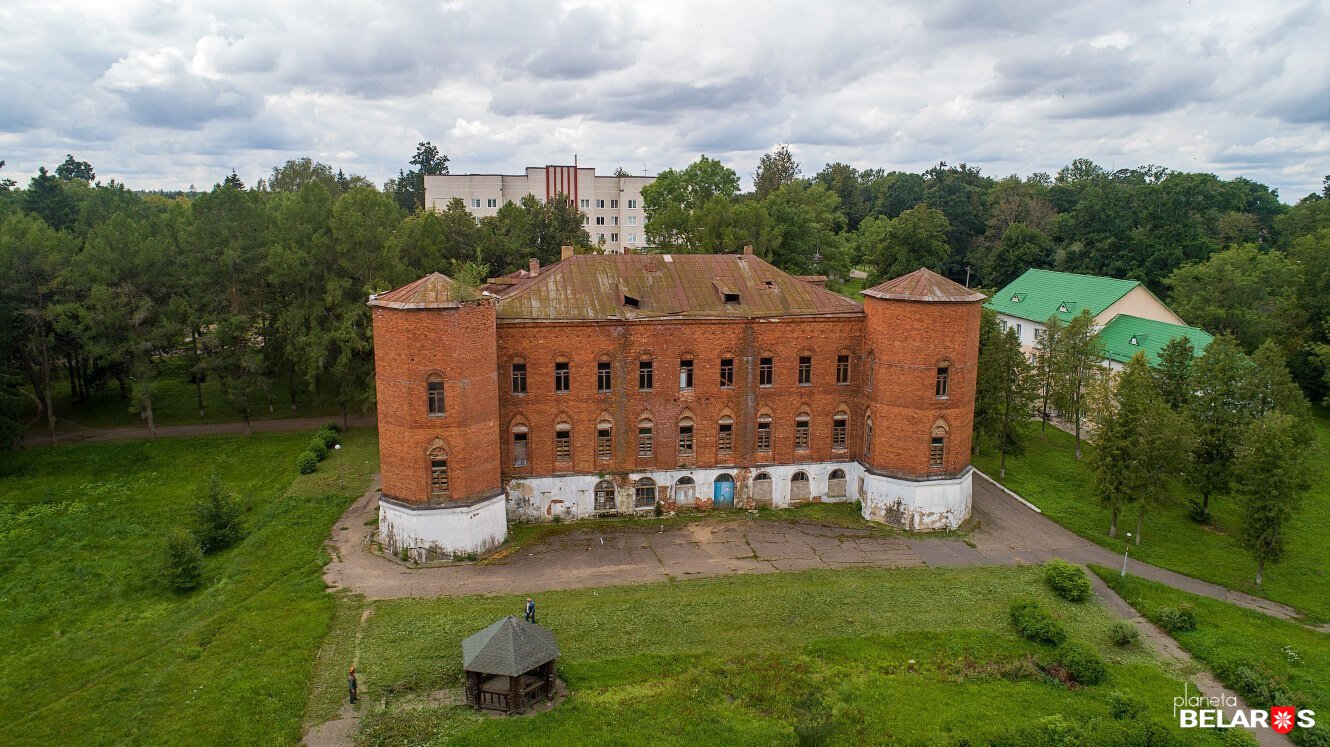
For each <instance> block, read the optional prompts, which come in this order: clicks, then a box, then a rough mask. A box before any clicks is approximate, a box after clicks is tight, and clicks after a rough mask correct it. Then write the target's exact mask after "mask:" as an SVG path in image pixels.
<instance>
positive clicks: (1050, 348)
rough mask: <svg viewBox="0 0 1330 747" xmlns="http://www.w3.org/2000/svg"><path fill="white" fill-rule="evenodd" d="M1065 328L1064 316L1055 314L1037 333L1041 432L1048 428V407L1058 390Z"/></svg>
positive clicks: (1035, 363)
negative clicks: (1059, 366)
mask: <svg viewBox="0 0 1330 747" xmlns="http://www.w3.org/2000/svg"><path fill="white" fill-rule="evenodd" d="M1065 330H1066V325H1065V324H1063V323H1062V318H1061V317H1059V316H1058V315H1057V314H1054V315H1053V316H1050V317H1049V318H1048V321H1046V322H1044V329H1043V330H1041V331H1039V332H1036V333H1035V359H1034V367H1035V370H1034V375H1035V381H1036V382H1038V387H1039V418H1040V420H1041V421H1042V424H1041V425H1040V426H1039V431H1040V432H1041V433H1042V432H1044V431H1047V430H1048V416H1049V411H1048V408H1049V407H1051V406H1052V405H1053V396H1054V393H1055V392H1056V391H1057V383H1058V365H1059V357H1060V356H1061V352H1062V342H1063V339H1062V335H1063V332H1064V331H1065Z"/></svg>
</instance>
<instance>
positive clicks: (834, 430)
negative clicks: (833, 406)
mask: <svg viewBox="0 0 1330 747" xmlns="http://www.w3.org/2000/svg"><path fill="white" fill-rule="evenodd" d="M849 422H850V418H849V416H847V415H846V414H845V413H843V412H838V413H836V417H834V418H832V419H831V448H832V449H833V450H835V451H845V444H846V441H847V439H848V433H847V432H848V431H849Z"/></svg>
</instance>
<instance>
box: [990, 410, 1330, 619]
mask: <svg viewBox="0 0 1330 747" xmlns="http://www.w3.org/2000/svg"><path fill="white" fill-rule="evenodd" d="M1315 427H1316V437H1317V441H1318V443H1319V447H1320V448H1319V450H1317V451H1316V452H1315V454H1314V456H1313V460H1312V464H1313V476H1312V486H1313V487H1312V490H1311V492H1309V493H1308V494H1307V496H1306V499H1305V500H1304V501H1303V505H1302V510H1301V511H1300V512H1299V513H1298V514H1297V515H1296V516H1295V517H1294V519H1293V521H1292V523H1291V525H1290V527H1289V533H1288V551H1287V555H1286V556H1285V559H1284V561H1283V562H1282V563H1280V564H1278V565H1273V566H1267V567H1266V578H1265V583H1264V584H1263V585H1262V586H1259V587H1258V586H1257V585H1256V584H1255V580H1254V579H1255V575H1256V561H1254V560H1252V559H1251V556H1250V555H1248V554H1247V552H1246V551H1245V550H1243V549H1242V546H1241V545H1240V544H1239V543H1238V541H1237V537H1236V532H1237V530H1238V526H1239V511H1238V506H1237V504H1236V502H1235V501H1234V500H1233V499H1231V498H1229V497H1227V496H1219V497H1217V498H1213V497H1212V498H1211V500H1210V506H1211V510H1212V512H1213V513H1214V519H1213V521H1212V522H1211V523H1210V524H1208V525H1201V524H1197V523H1196V522H1194V521H1192V520H1191V519H1190V518H1189V516H1188V511H1189V508H1190V500H1191V499H1192V498H1193V496H1192V493H1191V491H1190V490H1188V489H1187V488H1186V487H1185V486H1183V485H1181V484H1176V485H1174V487H1173V490H1172V492H1171V496H1170V498H1169V500H1168V501H1167V502H1166V503H1164V504H1162V505H1159V506H1154V507H1151V509H1150V511H1149V513H1147V514H1146V517H1145V531H1144V532H1143V534H1144V536H1143V538H1142V542H1141V545H1140V547H1136V546H1135V545H1133V546H1132V548H1131V554H1132V557H1135V558H1137V559H1139V560H1141V561H1144V562H1146V563H1151V564H1154V565H1157V566H1160V567H1163V568H1168V569H1170V570H1174V571H1177V572H1178V573H1185V574H1187V575H1188V576H1194V577H1196V578H1200V579H1204V580H1206V581H1210V582H1213V583H1216V584H1220V585H1223V586H1226V587H1228V588H1230V589H1237V590H1239V591H1244V592H1247V593H1248V594H1254V595H1256V596H1262V597H1266V598H1268V599H1272V600H1274V601H1276V602H1282V603H1284V604H1288V605H1291V606H1293V607H1296V608H1298V609H1299V610H1301V611H1302V612H1303V613H1304V614H1306V616H1307V618H1308V619H1309V620H1310V621H1312V622H1326V621H1330V591H1328V590H1330V543H1327V542H1326V541H1325V536H1326V532H1327V530H1330V421H1328V420H1327V419H1326V418H1324V417H1317V418H1316V420H1315ZM1073 444H1074V440H1073V438H1072V437H1071V436H1069V435H1067V434H1066V433H1063V432H1062V431H1059V430H1057V429H1055V428H1053V427H1051V426H1050V427H1049V428H1048V432H1047V433H1046V434H1044V435H1040V434H1039V433H1038V431H1036V432H1035V434H1034V435H1033V436H1032V437H1031V438H1030V443H1029V447H1028V448H1027V449H1026V453H1025V455H1024V456H1021V457H1016V458H1008V460H1007V477H1006V479H1005V480H1003V481H1002V483H1003V484H1004V485H1006V486H1007V487H1008V488H1010V489H1011V490H1013V491H1015V492H1016V493H1018V494H1020V495H1021V496H1022V497H1023V498H1025V499H1026V500H1028V501H1030V502H1031V503H1033V504H1035V505H1036V506H1038V507H1039V508H1040V509H1041V510H1042V511H1043V512H1044V515H1046V516H1048V517H1049V518H1051V519H1053V520H1054V521H1056V522H1058V523H1059V524H1062V525H1063V526H1065V527H1067V528H1068V529H1070V530H1072V531H1073V532H1075V533H1076V534H1079V535H1080V536H1082V537H1085V538H1086V539H1088V540H1091V541H1093V542H1097V543H1099V544H1101V545H1103V546H1105V547H1108V548H1110V549H1112V550H1117V551H1121V550H1122V541H1121V540H1110V539H1109V537H1108V518H1109V517H1108V511H1107V510H1105V509H1101V508H1099V506H1098V504H1097V503H1096V500H1095V494H1094V485H1093V482H1092V479H1091V476H1090V471H1089V467H1088V466H1087V465H1086V464H1085V463H1084V462H1083V461H1082V462H1077V461H1076V459H1075V458H1074V456H1073V452H1072V448H1073ZM1084 448H1085V449H1087V450H1089V449H1093V448H1094V447H1093V446H1089V445H1086V446H1085V447H1084ZM997 461H998V460H997V455H996V454H994V453H985V454H982V455H981V456H979V457H978V458H976V459H975V460H974V463H975V466H977V467H979V468H980V469H982V470H983V471H984V472H986V473H988V474H989V475H990V476H992V477H993V478H994V479H996V478H997V474H998V472H997ZM1122 524H1123V526H1122V527H1119V529H1120V530H1122V531H1126V530H1131V531H1133V532H1134V531H1135V529H1136V509H1135V508H1134V507H1133V508H1129V509H1128V510H1127V511H1126V512H1124V515H1123V518H1122Z"/></svg>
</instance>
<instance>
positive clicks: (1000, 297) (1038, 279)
mask: <svg viewBox="0 0 1330 747" xmlns="http://www.w3.org/2000/svg"><path fill="white" fill-rule="evenodd" d="M984 305H985V307H987V308H989V309H992V310H993V311H996V312H997V313H998V318H999V319H1000V320H1001V321H1002V324H1003V328H1004V329H1006V328H1007V327H1015V328H1016V330H1017V334H1018V335H1019V336H1020V338H1021V344H1022V345H1023V346H1025V347H1026V348H1027V349H1029V348H1033V347H1034V346H1035V345H1036V344H1037V339H1038V337H1037V334H1036V333H1037V332H1038V331H1040V330H1042V329H1043V326H1044V323H1045V322H1046V321H1048V319H1049V318H1050V317H1053V316H1057V317H1058V318H1060V319H1061V320H1062V321H1063V322H1069V321H1071V320H1072V319H1074V318H1076V317H1077V316H1078V315H1080V313H1081V312H1082V311H1089V312H1090V314H1091V315H1092V316H1093V317H1094V320H1095V325H1096V326H1098V327H1099V330H1100V332H1099V335H1100V339H1101V340H1103V342H1104V357H1105V359H1107V360H1108V361H1109V362H1110V365H1112V364H1114V363H1116V364H1119V365H1120V364H1122V363H1126V362H1127V361H1129V360H1131V357H1132V356H1133V355H1135V354H1136V353H1137V352H1140V351H1144V352H1145V354H1146V358H1147V359H1148V360H1149V362H1150V365H1157V364H1158V361H1159V352H1160V351H1161V350H1163V348H1164V346H1165V345H1167V344H1168V342H1169V341H1170V340H1173V339H1175V338H1178V337H1186V338H1187V339H1189V340H1191V343H1192V347H1193V348H1195V350H1196V354H1197V355H1200V354H1201V352H1202V351H1203V350H1204V349H1205V346H1206V345H1208V344H1210V340H1211V339H1212V337H1211V336H1210V334H1208V333H1207V332H1205V331H1204V330H1200V329H1197V328H1195V327H1189V326H1187V325H1186V323H1184V322H1183V321H1182V319H1181V317H1179V316H1178V315H1177V314H1174V313H1173V311H1172V310H1171V309H1169V308H1168V307H1167V306H1165V305H1164V302H1163V301H1160V300H1159V298H1158V297H1157V296H1155V295H1154V294H1153V293H1151V292H1150V290H1149V289H1148V288H1146V287H1145V286H1144V285H1143V284H1142V283H1141V282H1140V281H1138V280H1119V279H1117V278H1105V277H1098V276H1095V275H1076V274H1074V273H1069V272H1055V271H1053V270H1037V269H1031V270H1026V271H1025V273H1024V274H1022V275H1021V276H1020V277H1018V278H1016V279H1015V280H1013V281H1011V282H1010V283H1008V284H1007V285H1006V287H1004V288H1003V289H1002V290H1000V291H998V292H997V293H996V294H994V295H993V297H992V298H990V299H989V300H988V303H986V304H984Z"/></svg>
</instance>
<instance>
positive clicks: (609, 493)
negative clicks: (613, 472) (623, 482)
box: [595, 480, 617, 511]
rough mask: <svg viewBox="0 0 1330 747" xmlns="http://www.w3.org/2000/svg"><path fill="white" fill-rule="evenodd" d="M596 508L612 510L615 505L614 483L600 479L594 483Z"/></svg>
mask: <svg viewBox="0 0 1330 747" xmlns="http://www.w3.org/2000/svg"><path fill="white" fill-rule="evenodd" d="M595 494H596V510H597V511H613V510H614V509H615V508H617V506H616V505H615V500H614V483H612V482H610V481H609V480H601V481H600V482H598V483H596V493H595Z"/></svg>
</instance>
